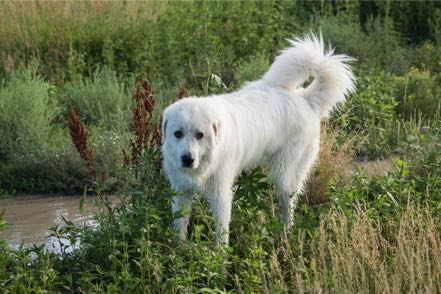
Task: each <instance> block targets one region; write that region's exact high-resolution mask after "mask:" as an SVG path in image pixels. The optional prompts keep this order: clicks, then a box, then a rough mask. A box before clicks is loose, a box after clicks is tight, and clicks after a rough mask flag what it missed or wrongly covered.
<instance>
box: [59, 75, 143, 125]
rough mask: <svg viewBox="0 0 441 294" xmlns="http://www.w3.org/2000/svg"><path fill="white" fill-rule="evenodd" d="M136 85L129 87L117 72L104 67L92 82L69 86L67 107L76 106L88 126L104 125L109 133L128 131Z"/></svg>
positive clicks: (69, 84) (66, 87) (79, 82)
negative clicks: (112, 131) (112, 130)
mask: <svg viewBox="0 0 441 294" xmlns="http://www.w3.org/2000/svg"><path fill="white" fill-rule="evenodd" d="M133 86H134V83H133V82H130V83H129V85H127V86H126V85H125V84H124V83H123V82H122V81H121V80H120V79H119V78H118V77H117V74H116V72H114V71H112V70H110V69H107V68H103V69H100V70H97V71H96V72H95V73H94V74H93V75H92V77H91V78H90V79H80V80H77V81H73V82H69V83H67V84H66V86H65V95H66V104H67V106H68V107H69V108H70V107H73V108H74V109H75V111H77V113H78V115H79V116H80V119H81V120H82V121H83V122H84V123H85V124H87V125H101V126H102V127H104V128H105V129H108V130H111V129H117V130H121V129H126V128H127V125H128V122H129V117H130V114H131V108H132V98H131V93H129V91H130V90H132V89H133V88H134V87H133ZM66 116H67V115H66Z"/></svg>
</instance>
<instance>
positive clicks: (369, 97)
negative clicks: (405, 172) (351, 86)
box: [335, 70, 397, 157]
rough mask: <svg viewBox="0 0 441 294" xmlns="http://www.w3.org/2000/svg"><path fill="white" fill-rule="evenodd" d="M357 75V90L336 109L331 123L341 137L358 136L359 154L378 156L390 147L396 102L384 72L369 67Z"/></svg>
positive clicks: (382, 154)
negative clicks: (334, 125) (359, 138)
mask: <svg viewBox="0 0 441 294" xmlns="http://www.w3.org/2000/svg"><path fill="white" fill-rule="evenodd" d="M359 76H360V78H359V80H358V82H357V92H356V94H355V95H353V96H352V97H351V98H349V99H348V101H347V102H346V103H345V104H344V105H343V106H342V107H341V108H340V109H339V113H338V115H337V117H336V119H335V124H336V127H337V128H338V129H339V128H342V129H343V130H344V132H343V133H342V134H346V135H345V136H352V137H353V136H354V135H359V136H360V137H361V142H360V143H359V146H358V149H359V150H358V151H359V154H360V155H362V156H368V157H369V156H370V157H381V156H384V155H386V154H390V152H391V151H392V150H393V145H391V142H393V141H392V138H393V137H392V134H391V132H393V127H395V120H396V115H395V108H396V106H397V102H396V100H395V98H394V96H393V88H392V87H391V85H390V82H388V80H389V79H390V78H389V77H388V75H387V74H385V73H384V72H379V71H375V70H369V71H363V72H360V74H359Z"/></svg>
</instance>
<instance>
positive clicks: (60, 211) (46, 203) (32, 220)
mask: <svg viewBox="0 0 441 294" xmlns="http://www.w3.org/2000/svg"><path fill="white" fill-rule="evenodd" d="M108 198H109V199H110V201H111V202H112V203H115V202H116V200H117V197H116V196H110V197H109V196H108ZM95 199H99V198H98V197H97V196H88V197H87V201H86V202H85V204H84V208H83V212H80V209H79V208H80V200H81V196H47V195H32V196H29V195H26V196H14V197H12V198H9V199H2V200H0V213H1V212H2V211H3V210H5V213H4V215H3V220H5V221H6V223H7V225H6V228H5V229H4V230H2V231H0V240H5V241H7V242H8V244H9V245H10V246H11V247H14V248H18V247H20V246H21V245H22V244H23V245H24V246H27V247H30V246H32V244H36V245H41V244H45V247H46V248H47V249H48V250H50V251H54V252H58V251H59V250H60V244H59V243H58V240H56V239H55V238H52V237H49V233H50V232H49V228H50V227H53V226H55V225H63V223H64V221H63V217H64V218H65V219H67V220H69V221H72V222H73V223H75V224H78V225H82V224H87V225H91V226H94V225H96V222H95V221H94V219H93V214H94V211H96V210H97V208H96V207H95V206H94V204H93V203H92V202H93V200H95ZM63 243H64V244H68V241H67V240H63Z"/></svg>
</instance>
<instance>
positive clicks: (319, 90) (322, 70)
mask: <svg viewBox="0 0 441 294" xmlns="http://www.w3.org/2000/svg"><path fill="white" fill-rule="evenodd" d="M289 42H290V43H291V45H292V47H290V48H287V49H285V50H284V51H282V53H281V54H280V55H279V56H277V58H276V60H275V61H274V63H273V64H272V65H271V67H270V69H269V70H268V72H267V73H266V74H265V75H264V77H263V79H264V80H265V81H266V82H267V83H269V84H272V85H274V86H279V87H282V88H286V89H289V90H295V89H298V88H299V87H300V86H301V85H302V84H303V83H304V82H305V81H306V80H307V79H308V78H309V77H310V76H313V77H314V81H313V82H312V83H311V84H310V85H309V87H307V88H306V89H304V90H303V92H302V96H304V97H305V99H307V100H308V102H309V103H310V105H311V106H312V107H313V108H315V109H317V110H318V111H319V112H320V113H321V115H322V116H327V115H328V114H329V112H330V111H331V110H332V108H333V107H334V106H335V105H336V104H338V103H340V102H343V101H344V100H345V99H346V96H347V95H348V94H349V93H350V92H353V91H354V90H355V76H354V74H353V73H352V70H351V68H350V66H349V65H348V64H347V62H348V61H351V60H353V58H351V57H349V56H346V55H336V54H333V53H334V50H333V49H330V50H328V51H325V46H324V43H323V37H322V35H321V34H320V37H319V38H317V37H316V36H315V35H314V34H312V33H311V34H310V35H308V36H306V37H304V38H302V39H301V38H297V39H294V40H289Z"/></svg>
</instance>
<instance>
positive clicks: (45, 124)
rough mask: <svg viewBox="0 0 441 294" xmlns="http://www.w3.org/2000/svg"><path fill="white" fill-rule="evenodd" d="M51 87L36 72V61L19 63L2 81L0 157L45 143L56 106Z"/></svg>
mask: <svg viewBox="0 0 441 294" xmlns="http://www.w3.org/2000/svg"><path fill="white" fill-rule="evenodd" d="M53 90H54V88H53V87H52V86H51V85H50V84H49V83H48V82H46V81H45V80H44V79H43V78H42V77H41V76H40V75H39V74H38V73H37V65H36V64H33V65H31V66H30V67H28V68H24V67H21V68H20V69H18V70H17V71H14V72H13V73H12V74H11V75H10V76H9V78H8V79H7V80H6V81H4V83H3V84H2V85H1V88H0V125H1V126H2V127H1V128H0V160H6V159H8V158H9V159H10V158H11V157H13V156H14V155H17V154H19V155H23V154H25V153H26V151H27V150H29V149H30V147H31V146H35V150H37V149H39V148H42V147H43V146H45V145H46V144H47V141H48V139H49V137H50V135H51V133H52V129H53V127H52V125H51V121H52V120H53V119H55V117H56V114H57V111H58V110H59V105H58V104H57V100H56V97H55V95H53Z"/></svg>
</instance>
